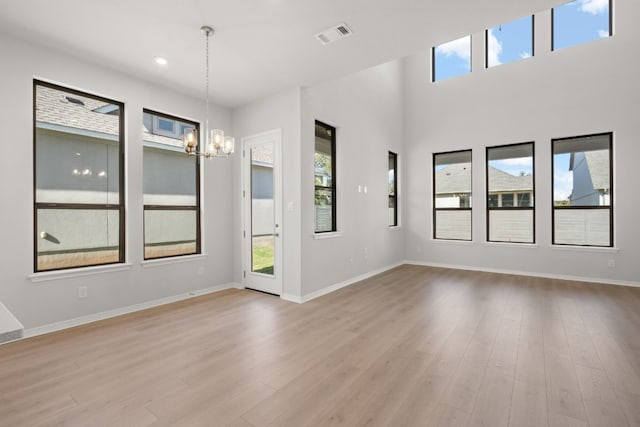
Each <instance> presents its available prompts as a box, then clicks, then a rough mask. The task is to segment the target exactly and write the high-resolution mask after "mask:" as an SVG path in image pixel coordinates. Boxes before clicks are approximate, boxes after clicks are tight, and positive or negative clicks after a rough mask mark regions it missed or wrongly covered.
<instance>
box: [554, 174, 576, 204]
mask: <svg viewBox="0 0 640 427" xmlns="http://www.w3.org/2000/svg"><path fill="white" fill-rule="evenodd" d="M572 191H573V173H572V172H570V171H562V172H556V173H555V174H553V200H568V199H569V195H570V194H571V192H572Z"/></svg>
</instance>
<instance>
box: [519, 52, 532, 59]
mask: <svg viewBox="0 0 640 427" xmlns="http://www.w3.org/2000/svg"><path fill="white" fill-rule="evenodd" d="M527 58H531V54H530V53H529V52H520V59H527Z"/></svg>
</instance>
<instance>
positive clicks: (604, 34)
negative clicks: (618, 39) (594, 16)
mask: <svg viewBox="0 0 640 427" xmlns="http://www.w3.org/2000/svg"><path fill="white" fill-rule="evenodd" d="M598 35H599V36H600V38H601V39H605V38H607V37H609V31H607V30H598Z"/></svg>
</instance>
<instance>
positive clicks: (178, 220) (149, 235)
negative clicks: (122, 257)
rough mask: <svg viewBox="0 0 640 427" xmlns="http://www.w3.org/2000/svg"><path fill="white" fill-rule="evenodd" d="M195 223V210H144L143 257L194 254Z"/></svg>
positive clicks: (195, 247) (195, 248) (195, 246)
mask: <svg viewBox="0 0 640 427" xmlns="http://www.w3.org/2000/svg"><path fill="white" fill-rule="evenodd" d="M196 224H197V215H196V211H195V210H175V211H170V210H145V211H144V257H145V259H150V258H160V257H167V256H176V255H187V254H195V253H196V251H197V245H196V235H197V229H196V228H197V225H196Z"/></svg>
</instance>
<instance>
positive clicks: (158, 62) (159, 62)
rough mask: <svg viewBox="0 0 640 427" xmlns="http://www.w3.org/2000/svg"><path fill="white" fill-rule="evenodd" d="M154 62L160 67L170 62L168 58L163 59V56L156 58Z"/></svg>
mask: <svg viewBox="0 0 640 427" xmlns="http://www.w3.org/2000/svg"><path fill="white" fill-rule="evenodd" d="M153 60H154V61H155V63H156V64H158V65H167V64H168V63H169V61H167V58H163V57H162V56H155V57H154V58H153Z"/></svg>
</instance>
